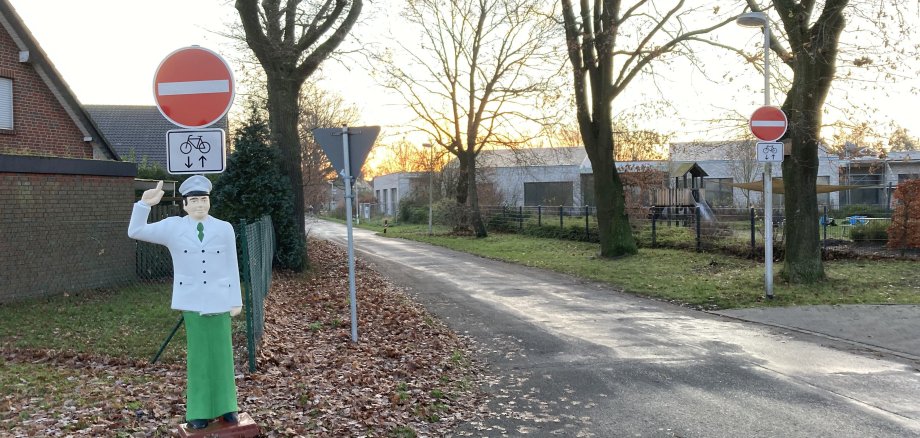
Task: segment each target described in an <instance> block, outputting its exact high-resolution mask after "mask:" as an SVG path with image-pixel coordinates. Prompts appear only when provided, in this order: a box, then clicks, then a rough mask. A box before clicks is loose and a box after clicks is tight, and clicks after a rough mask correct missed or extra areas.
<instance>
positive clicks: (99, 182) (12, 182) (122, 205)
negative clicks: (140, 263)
mask: <svg viewBox="0 0 920 438" xmlns="http://www.w3.org/2000/svg"><path fill="white" fill-rule="evenodd" d="M2 159H3V157H2V156H0V160H2ZM2 170H3V169H0V302H4V301H11V300H14V299H22V298H29V297H37V296H47V295H54V294H60V293H64V292H72V291H81V290H87V289H94V288H105V287H112V286H117V285H120V284H126V283H128V282H131V281H134V280H135V279H136V275H135V244H134V241H132V240H131V239H129V238H128V236H127V229H128V218H129V217H130V216H131V204H132V203H133V202H134V200H135V199H134V189H133V177H130V176H91V175H66V174H40V173H10V172H4V171H2Z"/></svg>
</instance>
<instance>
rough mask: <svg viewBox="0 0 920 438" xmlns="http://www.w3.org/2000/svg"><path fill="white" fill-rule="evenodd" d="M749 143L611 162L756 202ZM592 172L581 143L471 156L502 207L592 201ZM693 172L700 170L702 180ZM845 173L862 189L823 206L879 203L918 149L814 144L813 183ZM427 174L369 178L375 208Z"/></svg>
mask: <svg viewBox="0 0 920 438" xmlns="http://www.w3.org/2000/svg"><path fill="white" fill-rule="evenodd" d="M754 146H755V144H754V142H753V141H749V142H747V141H743V142H731V141H725V142H685V143H672V144H671V145H670V147H669V152H670V154H669V155H670V159H669V160H661V161H642V162H618V163H617V168H618V169H619V170H620V171H629V170H630V169H636V168H652V169H656V170H660V171H663V172H665V173H666V174H667V175H668V176H669V178H668V180H667V181H666V182H665V181H663V188H664V187H669V188H678V189H690V188H692V189H694V190H696V189H699V191H700V192H701V193H704V195H703V196H704V199H705V200H706V201H707V202H708V203H709V204H710V205H711V206H712V207H716V208H718V207H740V208H743V207H747V206H749V205H761V203H762V199H761V192H759V191H754V190H745V189H742V188H739V187H736V186H735V185H737V184H742V183H756V182H760V181H762V179H761V178H762V176H761V175H762V172H763V165H762V163H758V162H757V161H756V158H755V154H754ZM693 164H695V165H696V166H693ZM452 165H453V166H455V164H452ZM452 165H448V168H451V166H452ZM691 168H693V169H694V170H695V175H696V176H698V178H697V179H696V180H695V181H697V182H695V183H694V184H699V185H701V187H698V186H695V187H681V186H680V184H681V183H680V181H679V178H680V177H681V175H676V174H675V172H678V173H680V172H687V171H688V169H691ZM701 171H702V172H701ZM592 175H593V172H592V169H591V163H590V161H589V160H588V158H587V154H586V153H585V150H584V148H583V147H580V146H579V147H566V148H542V149H525V150H520V151H511V150H493V151H483V152H482V153H481V154H480V155H479V157H478V158H477V180H478V182H479V183H480V184H483V185H491V186H492V187H491V188H492V189H493V190H492V192H494V193H496V194H498V196H499V198H500V201H499V203H501V204H503V205H506V206H515V207H517V206H536V205H543V206H550V205H552V206H556V205H567V206H583V205H585V203H589V204H590V203H591V201H592V200H593V194H592V192H593V183H592V182H591V181H592V180H591V178H592ZM688 175H689V174H688ZM699 175H702V177H701V180H700V178H699ZM773 177H774V178H775V179H780V178H781V177H782V169H781V166H778V165H776V166H773ZM848 177H849V180H850V183H851V184H859V185H864V186H866V188H864V189H854V190H850V191H848V192H830V193H821V194H819V195H818V203H819V204H820V205H827V206H828V207H829V208H838V207H839V206H840V205H841V204H857V203H858V204H876V205H885V203H886V202H887V200H888V199H890V193H891V189H892V188H893V187H894V186H896V185H897V183H898V182H899V181H904V180H907V179H913V178H920V153H917V152H910V153H907V152H893V153H890V154H889V155H888V157H887V158H876V157H871V158H865V157H863V158H854V159H851V160H845V159H840V158H839V157H837V156H836V155H834V154H831V153H829V152H828V151H827V150H826V149H825V148H824V147H820V148H819V168H818V179H817V184H818V185H830V186H835V185H840V184H847V183H848V181H847V179H848ZM427 178H428V173H427V172H404V173H394V174H389V175H383V176H378V177H376V178H374V181H373V190H374V195H375V197H376V199H377V204H378V207H377V209H378V211H379V212H382V213H384V214H387V215H395V214H396V213H397V211H398V209H399V201H400V200H401V199H403V198H404V197H406V196H409V195H411V194H412V192H413V190H415V188H416V187H419V188H420V189H422V185H423V184H424V185H425V188H427V182H428V180H427ZM700 181H701V182H700ZM481 187H482V186H481ZM848 197H849V202H847V200H848ZM483 205H485V204H483ZM774 205H782V195H775V199H774Z"/></svg>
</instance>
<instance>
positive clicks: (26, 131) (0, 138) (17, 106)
mask: <svg viewBox="0 0 920 438" xmlns="http://www.w3.org/2000/svg"><path fill="white" fill-rule="evenodd" d="M0 77H5V78H10V79H12V80H13V130H0V153H6V154H14V155H42V156H54V157H66V158H93V148H92V145H90V144H89V143H86V142H84V141H83V133H82V132H81V131H80V130H79V128H77V125H76V124H75V123H74V121H73V119H72V118H71V117H70V116H69V115H68V114H67V112H66V111H65V110H64V107H63V106H61V103H60V101H58V99H57V97H55V95H54V94H53V93H52V92H51V90H50V89H49V88H48V86H47V85H46V84H45V82H44V81H43V80H42V78H41V77H40V76H39V75H38V73H37V72H36V71H35V69H34V68H33V66H32V65H31V64H28V63H21V62H19V48H18V47H17V46H16V44H15V43H14V42H13V40H12V39H11V38H10V36H9V34H7V33H6V32H3V31H2V30H0Z"/></svg>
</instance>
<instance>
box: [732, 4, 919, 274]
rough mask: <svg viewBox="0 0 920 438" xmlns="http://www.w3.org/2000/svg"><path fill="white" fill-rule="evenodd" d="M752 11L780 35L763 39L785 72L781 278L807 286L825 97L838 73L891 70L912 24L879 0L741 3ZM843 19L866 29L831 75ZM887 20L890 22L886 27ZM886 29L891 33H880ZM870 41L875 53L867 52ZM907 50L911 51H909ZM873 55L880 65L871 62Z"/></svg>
mask: <svg viewBox="0 0 920 438" xmlns="http://www.w3.org/2000/svg"><path fill="white" fill-rule="evenodd" d="M746 1H747V4H748V7H749V8H750V9H751V10H753V11H759V12H765V13H768V14H773V15H774V16H775V17H776V18H777V19H778V20H777V21H778V22H779V23H780V26H781V32H779V33H778V34H777V33H774V34H773V38H771V45H770V47H771V50H772V51H773V52H774V53H775V54H776V55H777V58H779V60H780V61H781V67H784V68H785V70H786V71H787V72H791V74H790V75H789V76H790V77H791V79H790V81H789V86H788V88H786V96H785V100H784V101H783V104H782V109H783V111H784V112H785V113H786V115H787V117H788V118H789V129H788V131H787V132H786V136H785V139H787V140H788V141H789V142H790V143H791V145H792V146H791V148H792V151H791V156H790V157H788V158H786V159H785V160H784V161H783V184H784V185H785V196H784V200H785V210H786V212H787V215H786V216H787V218H786V221H785V236H786V239H785V245H786V252H785V259H784V263H783V271H782V276H783V277H784V278H785V279H786V280H787V281H790V282H792V283H812V282H817V281H822V280H824V278H825V274H824V265H823V263H822V261H821V245H820V237H819V227H818V225H819V224H818V222H819V221H818V216H819V213H818V202H817V193H816V184H817V172H818V148H819V145H820V143H821V137H820V129H821V127H822V124H821V119H822V112H823V109H824V104H825V100H826V99H827V96H828V93H829V92H830V90H831V84H832V83H833V82H834V80H835V79H837V78H838V77H841V76H843V77H847V76H850V75H852V74H853V69H868V70H872V71H874V72H875V73H876V74H878V75H879V76H880V77H882V76H884V75H889V76H890V75H891V74H892V73H891V72H892V68H891V66H892V65H895V64H897V63H896V62H894V60H895V59H896V58H899V57H902V56H903V55H904V54H905V52H903V51H902V52H899V51H898V50H895V49H894V47H895V46H898V45H899V44H900V43H899V40H905V39H907V40H909V39H910V32H913V30H912V28H913V26H906V25H903V26H902V25H898V23H901V24H903V20H904V15H903V11H902V10H901V9H902V8H904V7H905V5H904V4H903V3H902V2H891V1H887V0H856V1H853V2H851V1H850V0H825V1H823V2H816V1H815V0H772V1H770V2H768V3H767V4H762V3H761V2H759V1H757V0H746ZM847 18H849V19H851V20H855V21H857V22H859V23H860V26H859V28H855V29H854V32H856V33H865V32H868V33H869V35H862V36H861V39H860V40H859V41H858V42H856V43H855V47H846V49H847V50H848V53H849V56H850V57H852V60H851V63H848V64H846V65H844V67H846V68H847V69H849V71H847V72H846V73H845V74H841V73H840V72H838V71H837V70H838V58H839V56H840V55H839V53H840V49H841V34H842V32H843V30H844V28H845V26H846V21H847ZM890 24H894V26H888V25H890ZM886 28H890V29H891V30H890V31H889V30H886ZM872 40H875V41H877V42H878V44H879V47H880V49H879V50H880V51H879V52H877V53H874V52H873V51H872V50H870V46H871V44H872ZM915 49H916V48H913V49H911V50H915ZM874 55H878V58H879V60H881V61H880V62H876V60H875V59H873V56H874Z"/></svg>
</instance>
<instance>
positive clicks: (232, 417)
mask: <svg viewBox="0 0 920 438" xmlns="http://www.w3.org/2000/svg"><path fill="white" fill-rule="evenodd" d="M221 418H223V419H224V423H227V424H236V423H239V422H240V419H239V417H237V416H236V412H227V413H226V414H224V415H221Z"/></svg>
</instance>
